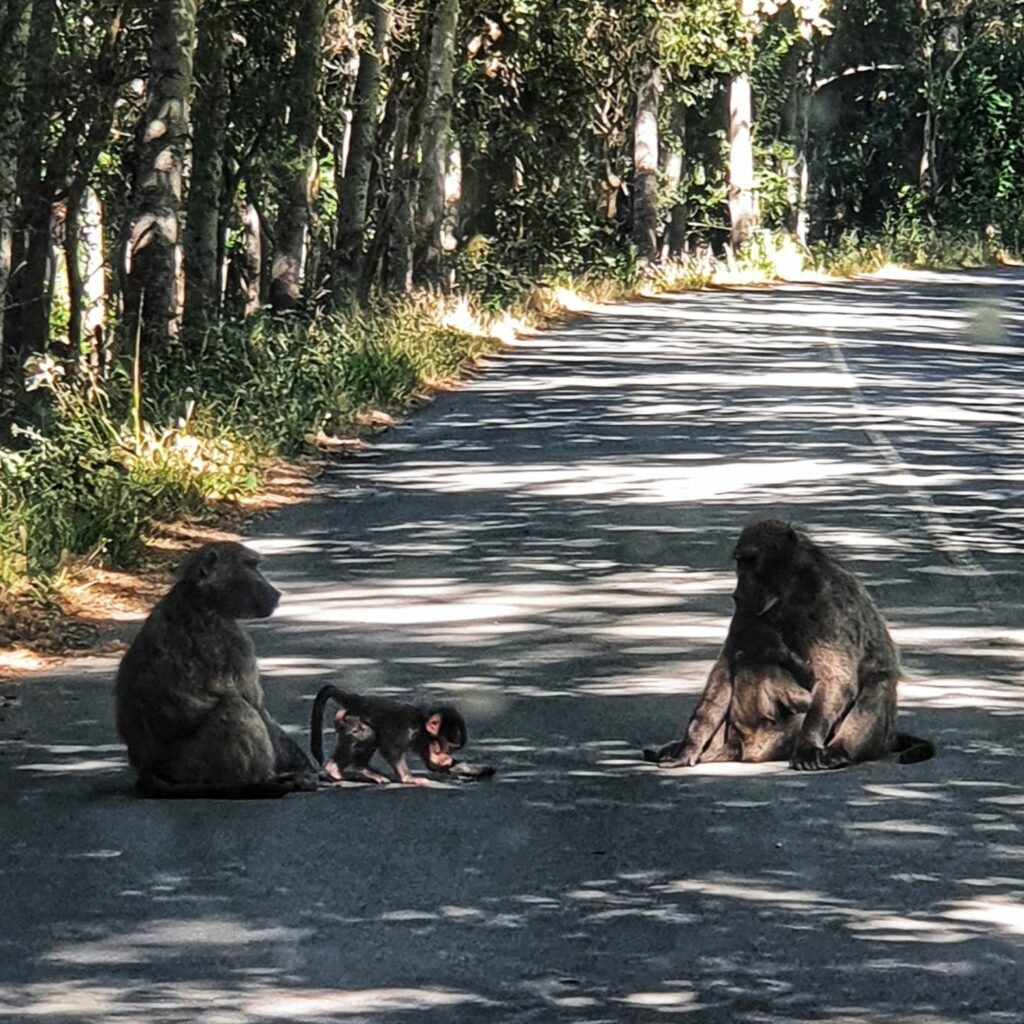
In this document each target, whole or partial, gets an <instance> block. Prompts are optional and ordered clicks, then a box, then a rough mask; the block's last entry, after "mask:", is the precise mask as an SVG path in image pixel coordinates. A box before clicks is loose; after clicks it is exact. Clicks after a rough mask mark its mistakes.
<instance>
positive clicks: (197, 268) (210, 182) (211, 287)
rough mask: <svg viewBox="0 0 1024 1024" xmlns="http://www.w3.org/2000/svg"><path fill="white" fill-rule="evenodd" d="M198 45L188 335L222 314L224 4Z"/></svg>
mask: <svg viewBox="0 0 1024 1024" xmlns="http://www.w3.org/2000/svg"><path fill="white" fill-rule="evenodd" d="M196 35H197V46H196V96H195V105H194V108H193V117H192V123H193V131H192V175H191V180H190V183H189V191H188V212H187V215H186V218H185V232H184V237H185V314H184V326H185V329H186V331H187V332H196V333H200V334H201V333H202V331H203V330H204V329H205V328H206V327H207V325H208V324H209V323H210V322H211V321H212V320H214V319H215V318H216V316H217V313H218V311H219V309H220V302H221V295H220V289H219V287H218V282H219V281H220V261H219V255H220V245H219V241H220V222H221V205H222V204H221V193H222V186H223V180H224V168H223V159H222V156H221V154H222V152H223V149H224V131H225V126H226V123H227V113H228V102H229V97H228V90H227V80H226V75H225V64H226V61H227V56H228V26H227V18H226V17H225V15H224V14H223V13H222V12H221V10H220V9H219V5H211V4H210V3H209V2H207V3H206V4H204V6H203V9H202V13H201V15H200V19H199V26H198V30H197V33H196Z"/></svg>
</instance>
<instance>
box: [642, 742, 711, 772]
mask: <svg viewBox="0 0 1024 1024" xmlns="http://www.w3.org/2000/svg"><path fill="white" fill-rule="evenodd" d="M644 760H645V761H651V762H653V763H654V764H659V765H661V767H662V768H692V767H693V766H694V765H695V764H696V763H697V762H698V761H699V760H700V754H699V753H698V752H697V751H695V750H694V749H693V748H692V747H691V746H690V745H689V744H688V743H687V742H686V740H676V741H675V742H673V743H666V744H665V745H664V746H663V747H659V748H658V749H657V750H652V749H650V748H649V747H648V748H645V750H644Z"/></svg>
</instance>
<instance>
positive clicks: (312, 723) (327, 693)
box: [309, 683, 347, 767]
mask: <svg viewBox="0 0 1024 1024" xmlns="http://www.w3.org/2000/svg"><path fill="white" fill-rule="evenodd" d="M329 700H333V701H335V702H336V703H337V704H338V705H339V706H341V707H344V706H345V704H346V703H347V695H346V694H345V693H344V692H343V691H341V690H339V689H338V688H337V687H336V686H332V685H331V684H330V683H328V684H327V685H326V686H321V687H320V689H319V690H318V691H317V695H316V697H315V698H314V700H313V711H312V713H311V714H310V716H309V749H310V750H311V751H312V752H313V760H314V761H316V763H317V765H319V766H321V767H322V766H323V763H324V708H326V707H327V702H328V701H329Z"/></svg>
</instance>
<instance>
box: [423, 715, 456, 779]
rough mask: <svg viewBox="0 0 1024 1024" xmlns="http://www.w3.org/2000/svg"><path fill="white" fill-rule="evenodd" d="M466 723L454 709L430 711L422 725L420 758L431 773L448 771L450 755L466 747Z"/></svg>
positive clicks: (450, 762) (450, 761)
mask: <svg viewBox="0 0 1024 1024" xmlns="http://www.w3.org/2000/svg"><path fill="white" fill-rule="evenodd" d="M466 737H467V730H466V721H465V719H464V718H463V717H462V715H460V714H459V712H458V711H456V710H455V708H451V707H445V708H438V709H437V710H435V711H431V712H429V713H428V715H427V720H426V722H424V724H423V738H422V743H421V746H420V751H419V754H420V758H421V759H422V760H423V762H424V763H425V764H426V766H427V767H428V768H429V769H430V770H431V771H433V772H446V771H448V770H449V769H450V768H451V766H452V763H453V761H454V758H453V757H452V754H453V753H454V752H455V751H457V750H460V749H461V748H462V747H464V746H465V745H466Z"/></svg>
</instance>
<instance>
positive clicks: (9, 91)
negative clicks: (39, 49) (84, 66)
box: [0, 0, 32, 382]
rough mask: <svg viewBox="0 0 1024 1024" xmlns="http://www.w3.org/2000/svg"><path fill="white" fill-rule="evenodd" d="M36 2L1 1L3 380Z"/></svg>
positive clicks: (0, 326) (0, 311)
mask: <svg viewBox="0 0 1024 1024" xmlns="http://www.w3.org/2000/svg"><path fill="white" fill-rule="evenodd" d="M31 13H32V5H31V3H30V2H29V0H6V3H0V61H2V63H3V67H4V77H5V78H6V81H7V88H6V93H5V96H4V99H3V102H2V103H0V382H2V381H3V379H4V369H5V366H4V362H5V359H4V357H5V354H6V351H7V344H6V338H5V334H4V321H5V319H6V316H7V304H8V296H9V287H10V277H11V255H12V245H13V240H14V220H15V211H16V208H17V200H18V154H19V151H20V149H21V145H22V139H21V129H22V103H23V101H24V95H25V46H26V43H27V42H28V35H29V24H30V21H31V17H30V15H31Z"/></svg>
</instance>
